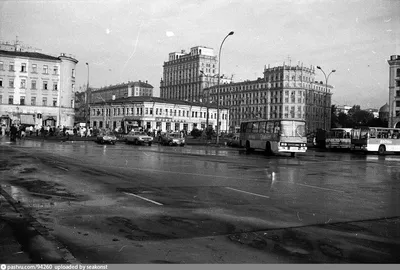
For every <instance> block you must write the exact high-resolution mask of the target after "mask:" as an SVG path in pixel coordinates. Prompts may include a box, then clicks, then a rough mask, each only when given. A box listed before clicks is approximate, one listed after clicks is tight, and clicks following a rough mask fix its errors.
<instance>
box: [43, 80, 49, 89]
mask: <svg viewBox="0 0 400 270" xmlns="http://www.w3.org/2000/svg"><path fill="white" fill-rule="evenodd" d="M47 85H48V82H46V81H44V82H43V90H47Z"/></svg>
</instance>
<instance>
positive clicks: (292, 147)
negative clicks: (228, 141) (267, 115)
mask: <svg viewBox="0 0 400 270" xmlns="http://www.w3.org/2000/svg"><path fill="white" fill-rule="evenodd" d="M240 146H241V147H245V148H246V150H247V151H252V150H254V149H262V150H264V151H265V152H266V153H267V154H272V153H290V154H291V156H292V157H294V156H295V153H304V152H306V151H307V137H306V123H305V121H304V120H293V119H280V120H250V121H244V122H241V123H240Z"/></svg>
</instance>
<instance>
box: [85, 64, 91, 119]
mask: <svg viewBox="0 0 400 270" xmlns="http://www.w3.org/2000/svg"><path fill="white" fill-rule="evenodd" d="M86 66H87V84H86V106H85V122H86V123H87V120H88V119H87V115H88V110H89V103H90V101H89V99H90V96H91V93H90V91H89V63H87V62H86Z"/></svg>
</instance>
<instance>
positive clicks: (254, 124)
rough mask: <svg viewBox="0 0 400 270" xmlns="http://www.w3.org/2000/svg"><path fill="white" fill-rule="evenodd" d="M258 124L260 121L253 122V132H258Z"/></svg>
mask: <svg viewBox="0 0 400 270" xmlns="http://www.w3.org/2000/svg"><path fill="white" fill-rule="evenodd" d="M258 126H259V124H258V122H254V123H253V133H258Z"/></svg>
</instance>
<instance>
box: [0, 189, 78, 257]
mask: <svg viewBox="0 0 400 270" xmlns="http://www.w3.org/2000/svg"><path fill="white" fill-rule="evenodd" d="M2 263H18V264H20V263H25V264H26V263H61V264H64V263H78V261H77V260H76V259H75V258H74V257H73V256H72V255H71V254H70V253H69V251H67V250H66V249H65V247H63V246H62V245H61V244H60V243H58V242H57V241H56V240H55V239H54V238H53V237H52V236H50V234H49V233H48V231H47V229H46V228H44V227H43V226H42V225H41V224H39V223H38V222H37V221H36V220H35V219H34V218H33V217H32V216H30V215H29V213H27V211H26V210H25V209H24V208H23V207H22V206H21V205H19V202H16V201H14V200H13V198H12V197H11V196H10V195H8V194H7V193H6V192H5V191H4V190H3V189H2V187H1V186H0V264H2Z"/></svg>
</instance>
